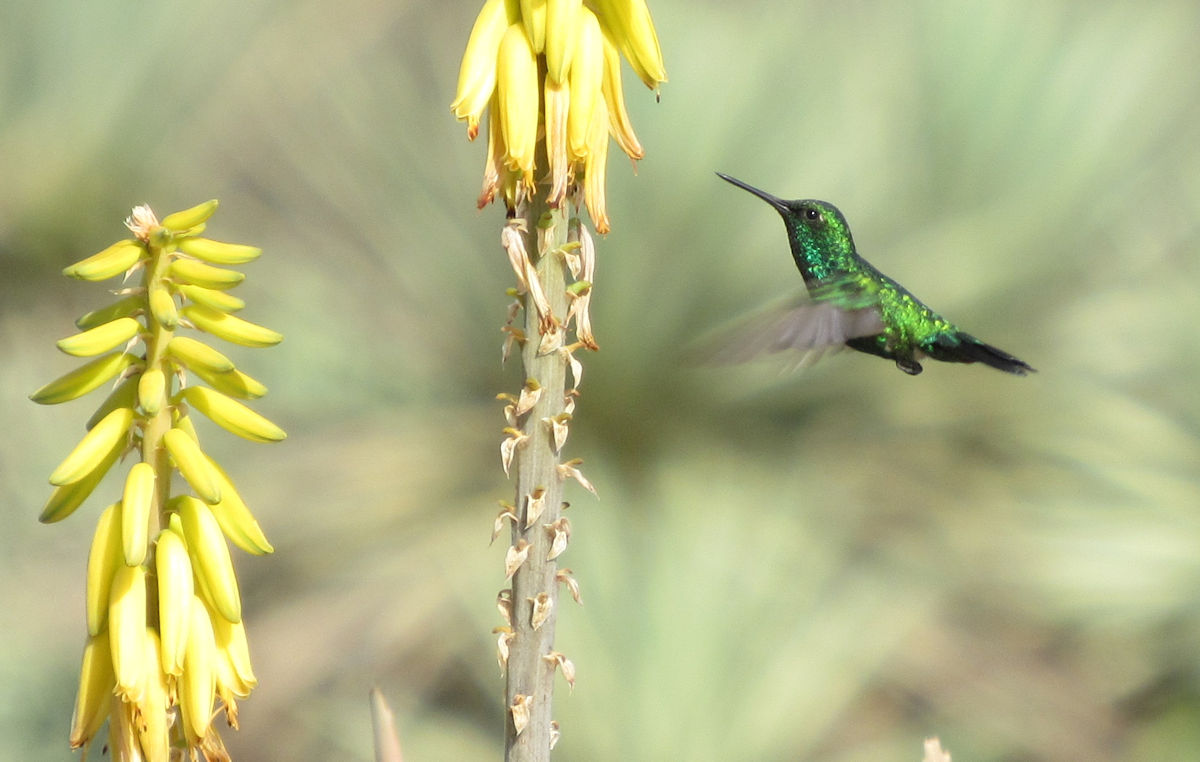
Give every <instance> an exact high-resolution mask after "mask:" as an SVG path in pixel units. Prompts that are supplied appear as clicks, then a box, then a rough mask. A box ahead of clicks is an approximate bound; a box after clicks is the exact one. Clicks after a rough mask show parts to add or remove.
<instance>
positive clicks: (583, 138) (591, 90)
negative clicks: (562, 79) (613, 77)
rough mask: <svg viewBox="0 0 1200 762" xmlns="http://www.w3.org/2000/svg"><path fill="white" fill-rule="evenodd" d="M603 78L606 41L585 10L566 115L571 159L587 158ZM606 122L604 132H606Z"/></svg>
mask: <svg viewBox="0 0 1200 762" xmlns="http://www.w3.org/2000/svg"><path fill="white" fill-rule="evenodd" d="M603 79H604V38H603V36H602V35H601V33H600V22H599V21H597V20H596V14H594V13H592V12H591V10H589V9H587V8H584V9H582V10H581V11H580V12H579V42H578V44H577V45H576V46H575V56H574V58H572V59H571V104H570V110H569V112H568V114H567V138H568V145H569V146H570V153H571V159H572V160H573V161H582V160H583V159H585V158H586V157H587V152H588V148H589V146H588V134H589V132H590V130H591V126H592V114H593V113H594V112H595V110H596V104H597V103H598V102H601V101H603V97H602V95H603V94H602V93H601V90H600V87H601V84H602V83H603ZM607 127H608V125H607V122H606V123H605V129H606V130H607Z"/></svg>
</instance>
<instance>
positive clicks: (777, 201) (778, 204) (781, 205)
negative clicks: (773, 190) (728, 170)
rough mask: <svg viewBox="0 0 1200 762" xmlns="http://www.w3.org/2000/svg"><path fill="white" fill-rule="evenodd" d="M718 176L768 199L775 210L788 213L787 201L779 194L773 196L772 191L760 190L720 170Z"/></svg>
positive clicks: (763, 198) (764, 199) (765, 199)
mask: <svg viewBox="0 0 1200 762" xmlns="http://www.w3.org/2000/svg"><path fill="white" fill-rule="evenodd" d="M717 177H719V178H721V179H722V180H724V181H725V182H727V183H732V184H734V185H736V186H737V187H739V188H741V189H742V190H744V191H749V192H750V193H753V194H754V195H755V196H758V197H759V198H761V199H762V200H763V201H766V202H767V203H768V204H770V205H771V206H773V207H775V210H776V211H777V212H779V213H780V214H787V213H788V207H787V202H786V201H784V200H783V199H781V198H779V197H778V196H772V195H771V194H770V193H767V192H766V191H765V190H759V189H758V188H755V187H754V186H753V185H750V184H748V183H744V182H742V181H741V180H739V179H737V178H736V177H730V176H729V175H727V174H725V173H724V172H718V173H717Z"/></svg>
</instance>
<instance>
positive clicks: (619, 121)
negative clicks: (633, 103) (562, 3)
mask: <svg viewBox="0 0 1200 762" xmlns="http://www.w3.org/2000/svg"><path fill="white" fill-rule="evenodd" d="M601 31H602V32H604V81H603V83H602V89H603V90H604V102H605V104H606V105H607V106H608V129H609V131H610V132H612V135H613V137H614V138H616V140H617V145H619V146H621V150H622V151H624V152H625V153H626V154H628V156H629V158H631V159H634V160H635V161H636V160H637V159H640V158H642V157H643V156H645V155H646V154H645V151H643V150H642V144H641V143H640V142H639V141H638V139H637V135H635V134H634V132H633V122H631V121H630V119H629V112H627V111H626V110H625V93H624V88H623V87H622V85H621V53H620V51H618V50H617V46H616V43H614V42H613V41H612V36H611V35H610V34H609V33H608V31H607V30H604V29H603V28H601Z"/></svg>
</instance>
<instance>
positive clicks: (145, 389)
mask: <svg viewBox="0 0 1200 762" xmlns="http://www.w3.org/2000/svg"><path fill="white" fill-rule="evenodd" d="M166 398H167V377H166V374H164V373H163V372H162V368H150V369H148V370H145V371H143V372H142V377H141V378H139V379H138V404H139V405H141V406H142V410H144V411H146V415H157V414H158V411H159V410H162V406H163V403H164V402H165V401H166Z"/></svg>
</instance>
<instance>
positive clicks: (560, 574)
mask: <svg viewBox="0 0 1200 762" xmlns="http://www.w3.org/2000/svg"><path fill="white" fill-rule="evenodd" d="M554 578H555V579H557V580H558V581H559V582H561V583H562V584H564V585H566V586H567V592H569V593H570V594H571V597H572V598H574V599H575V602H576V603H578V604H579V605H580V606H582V605H583V597H582V596H581V595H580V594H579V581H578V580H576V579H575V577H574V576H572V574H571V570H570V569H559V570H558V571H557V572H555V573H554Z"/></svg>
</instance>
